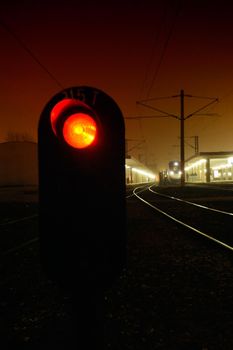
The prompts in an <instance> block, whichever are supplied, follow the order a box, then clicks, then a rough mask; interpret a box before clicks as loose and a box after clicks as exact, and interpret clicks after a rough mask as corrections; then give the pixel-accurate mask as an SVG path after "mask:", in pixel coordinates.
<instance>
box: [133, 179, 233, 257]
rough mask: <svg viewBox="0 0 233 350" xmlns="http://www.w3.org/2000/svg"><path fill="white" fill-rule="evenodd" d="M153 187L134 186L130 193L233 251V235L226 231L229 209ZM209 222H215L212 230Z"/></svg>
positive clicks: (177, 221) (230, 217)
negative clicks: (190, 199) (178, 196)
mask: <svg viewBox="0 0 233 350" xmlns="http://www.w3.org/2000/svg"><path fill="white" fill-rule="evenodd" d="M153 187H154V186H153V185H152V186H146V187H145V186H144V187H136V188H135V189H134V191H133V195H134V196H136V197H137V198H138V199H139V200H140V201H142V202H143V203H144V204H145V205H148V206H150V207H151V208H153V209H154V210H156V211H157V212H159V213H160V214H162V215H164V216H166V217H167V218H169V219H171V220H173V221H174V222H175V223H176V224H179V225H181V226H183V227H185V228H186V229H188V230H191V231H192V232H195V233H197V234H199V235H201V236H203V237H205V238H207V239H208V240H211V241H213V242H214V243H216V244H218V245H221V246H223V247H224V248H226V249H228V250H231V251H233V237H232V235H231V232H229V230H230V227H232V224H233V218H232V216H233V213H232V212H228V211H225V210H219V209H216V208H213V207H208V206H206V205H201V204H198V203H195V202H191V201H187V200H185V199H181V198H177V197H174V196H169V195H167V194H166V195H165V194H162V193H159V192H158V191H155V190H154V189H153ZM203 212H205V213H203ZM213 212H214V220H213ZM211 221H214V222H213V223H212V224H214V229H213V225H211ZM218 225H219V227H218ZM201 227H204V228H201ZM212 230H213V231H212Z"/></svg>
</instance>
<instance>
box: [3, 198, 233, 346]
mask: <svg viewBox="0 0 233 350" xmlns="http://www.w3.org/2000/svg"><path fill="white" fill-rule="evenodd" d="M14 205H15V206H14V210H15V212H17V211H18V210H19V211H20V213H22V212H24V211H25V210H26V211H27V214H28V213H29V212H30V213H33V211H35V212H36V211H37V203H33V202H32V203H27V207H25V203H24V204H21V203H20V202H18V204H17V205H16V204H14ZM4 208H5V210H6V204H4V203H1V212H3V211H4ZM9 208H10V207H7V210H9ZM25 208H27V209H25ZM16 227H17V229H16ZM12 232H13V234H14V235H15V237H18V236H19V235H22V236H24V235H26V236H28V238H33V237H34V238H35V237H37V235H38V231H37V219H36V218H34V219H32V220H31V221H30V222H22V223H21V224H18V225H17V226H15V227H14V225H11V226H10V225H9V226H7V227H5V226H4V227H1V238H0V241H1V242H2V245H4V240H5V237H6V235H7V234H8V236H9V235H11V234H12ZM127 235H128V246H127V253H128V256H127V258H128V263H127V267H126V269H125V270H124V271H122V275H121V276H120V277H119V278H118V279H117V280H116V281H115V283H114V285H113V286H112V287H111V288H109V289H107V290H106V291H105V292H104V294H103V307H102V310H101V311H102V312H103V319H102V323H100V324H99V326H100V333H99V334H101V329H102V330H103V333H104V336H103V338H102V339H103V349H109V350H113V349H114V350H128V349H133V350H152V349H153V350H156V349H162V350H173V349H179V350H180V349H185V350H192V349H195V350H199V349H201V350H232V349H233V336H232V334H233V293H232V291H233V278H232V277H233V256H232V253H227V252H225V251H224V250H223V249H220V250H219V248H216V247H215V246H214V245H213V244H211V245H209V244H208V243H207V242H206V241H205V240H200V239H199V238H197V237H196V236H195V235H193V234H191V233H187V232H185V231H184V230H182V229H179V228H178V227H177V226H175V225H173V224H172V223H171V222H169V221H165V220H164V218H163V217H161V216H160V215H159V214H155V213H154V212H153V211H152V210H148V209H146V208H144V207H143V205H142V204H141V203H138V202H137V200H136V199H130V198H129V199H128V200H127ZM5 244H6V242H5ZM74 278H75V279H76V281H77V284H79V283H80V281H79V279H78V275H77V276H74ZM82 287H83V288H84V289H85V286H82ZM89 292H90V294H91V291H90V288H89ZM72 307H73V304H72V302H71V298H70V296H69V295H67V293H64V292H62V291H61V290H60V289H59V288H58V286H57V285H55V284H54V283H52V282H50V281H49V280H48V279H47V278H46V276H45V275H44V273H43V272H42V270H41V266H40V260H39V244H38V241H35V242H34V243H32V244H31V245H29V246H26V247H24V248H22V249H20V251H17V252H15V253H12V254H8V255H7V256H5V257H4V259H1V281H0V335H1V337H0V346H1V349H4V350H5V349H33V350H34V349H35V350H37V349H72V348H80V349H85V344H84V345H82V346H80V347H74V346H72V345H71V344H72V339H73V333H72V317H71V314H72V312H71V309H72ZM88 327H90V328H91V324H89V325H88V323H87V326H86V329H87V332H86V334H87V335H88ZM77 330H78V326H77ZM87 343H88V341H87ZM97 348H98V349H99V348H100V347H97Z"/></svg>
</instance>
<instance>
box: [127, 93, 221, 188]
mask: <svg viewBox="0 0 233 350" xmlns="http://www.w3.org/2000/svg"><path fill="white" fill-rule="evenodd" d="M176 97H179V98H180V115H176V114H173V113H169V112H166V111H163V110H161V109H159V108H155V107H153V106H150V105H148V104H147V103H146V102H149V101H155V100H161V99H171V98H176ZM185 97H194V98H198V99H208V100H210V102H209V103H207V104H206V105H204V106H203V107H200V108H199V109H198V110H196V111H195V112H192V113H190V114H188V115H187V116H185V115H184V98H185ZM215 102H218V98H216V97H203V96H192V95H186V94H184V90H181V91H180V94H179V95H174V96H168V97H157V98H150V99H147V100H143V101H137V104H140V105H141V106H144V107H147V108H150V109H152V110H153V111H156V112H160V113H163V115H151V116H138V117H130V118H126V119H144V118H151V119H152V118H161V117H172V118H176V119H178V120H179V121H180V165H181V183H180V184H181V186H183V185H184V184H185V169H184V168H185V147H184V146H185V144H184V139H185V136H184V122H185V120H186V119H188V118H190V117H192V116H194V115H216V113H209V114H198V112H200V111H202V110H203V109H205V108H206V107H209V106H210V105H212V104H213V103H215ZM195 151H198V138H197V139H195Z"/></svg>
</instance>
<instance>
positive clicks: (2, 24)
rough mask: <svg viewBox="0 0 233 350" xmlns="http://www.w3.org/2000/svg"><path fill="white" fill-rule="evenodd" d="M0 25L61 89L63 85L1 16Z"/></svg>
mask: <svg viewBox="0 0 233 350" xmlns="http://www.w3.org/2000/svg"><path fill="white" fill-rule="evenodd" d="M0 25H1V26H2V27H3V28H4V29H5V31H6V32H8V33H9V34H10V35H11V36H12V37H14V39H15V40H16V41H17V42H18V43H19V44H20V46H21V47H22V48H23V49H24V50H25V51H26V52H27V53H28V54H29V55H30V56H31V57H32V59H33V60H34V61H35V62H36V63H37V64H38V65H39V66H40V67H41V68H42V69H43V70H44V71H45V72H46V73H47V74H48V75H49V77H50V78H51V79H52V80H53V81H55V83H56V84H57V85H58V86H59V87H60V88H62V89H64V87H63V85H62V84H61V83H60V82H59V81H58V79H57V78H56V77H55V76H54V75H53V74H52V73H51V72H50V71H49V70H48V68H47V67H46V66H45V65H44V64H43V63H42V62H41V61H40V60H39V59H38V58H37V57H36V55H35V54H34V53H33V52H32V50H31V49H29V47H28V46H27V45H26V44H25V43H24V41H23V40H22V39H21V38H20V37H19V36H18V35H17V34H16V33H15V32H14V31H13V30H12V28H10V27H9V26H8V25H7V24H6V23H5V22H4V21H3V20H2V19H1V18H0Z"/></svg>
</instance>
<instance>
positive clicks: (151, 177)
mask: <svg viewBox="0 0 233 350" xmlns="http://www.w3.org/2000/svg"><path fill="white" fill-rule="evenodd" d="M132 171H134V172H135V173H138V174H140V175H144V176H146V177H149V178H150V179H152V180H154V179H155V174H152V173H149V172H147V171H144V170H141V169H137V168H132Z"/></svg>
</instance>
